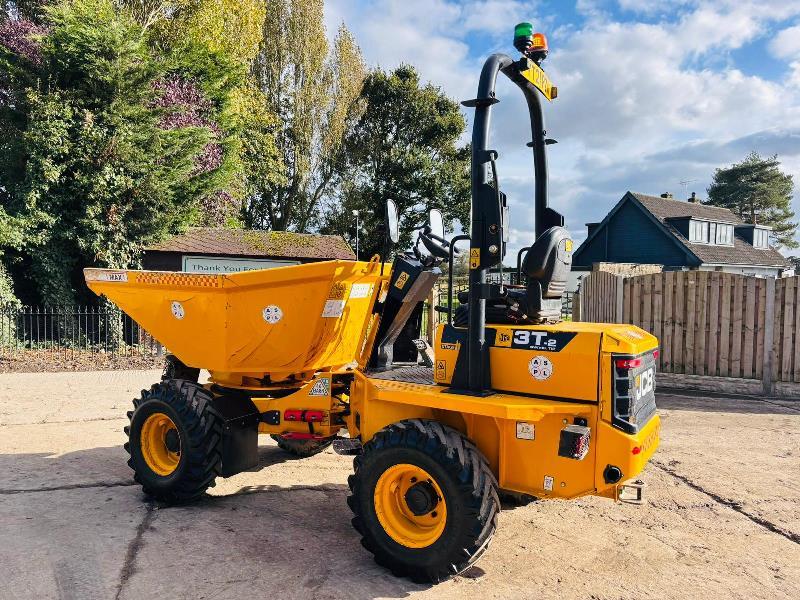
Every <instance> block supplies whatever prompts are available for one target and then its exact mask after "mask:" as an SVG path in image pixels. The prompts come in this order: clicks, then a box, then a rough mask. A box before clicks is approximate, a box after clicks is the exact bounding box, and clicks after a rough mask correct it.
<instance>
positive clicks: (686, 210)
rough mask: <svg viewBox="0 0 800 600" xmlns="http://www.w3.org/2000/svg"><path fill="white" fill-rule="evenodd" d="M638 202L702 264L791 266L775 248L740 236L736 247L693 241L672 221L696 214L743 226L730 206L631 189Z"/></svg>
mask: <svg viewBox="0 0 800 600" xmlns="http://www.w3.org/2000/svg"><path fill="white" fill-rule="evenodd" d="M629 194H630V195H631V196H633V198H635V199H636V200H638V201H639V203H640V204H641V205H642V206H643V207H644V208H645V209H646V210H647V211H648V212H649V213H650V214H652V215H653V216H654V217H655V218H656V219H658V220H659V221H660V222H661V224H662V225H663V226H664V227H665V228H666V229H667V230H668V231H669V232H670V233H671V234H672V235H674V236H675V237H676V238H678V240H679V241H680V242H681V243H682V244H683V245H684V246H686V247H687V248H688V249H689V250H691V252H692V253H693V254H694V255H695V256H697V258H699V259H700V260H701V261H702V262H703V263H707V264H725V265H758V266H769V267H788V266H790V263H789V261H788V260H786V259H785V258H784V257H783V255H781V253H780V252H778V251H777V250H775V249H774V248H771V247H770V248H755V247H754V246H752V245H751V244H750V243H748V242H746V241H745V240H743V239H742V238H740V237H739V236H737V235H735V233H734V236H733V246H715V245H712V244H694V243H692V242H690V241H689V240H688V239H686V238H685V237H684V236H683V235H682V234H681V233H680V232H679V231H678V230H677V229H676V228H675V227H674V226H673V225H672V224H671V223H670V221H669V220H670V219H674V218H676V217H694V218H698V219H707V220H709V221H718V222H721V223H730V224H732V225H743V224H744V222H743V221H742V220H741V219H740V218H739V217H737V216H736V215H735V214H734V213H733V212H731V211H730V210H729V209H727V208H721V207H718V206H709V205H707V204H699V203H694V202H686V201H681V200H674V199H672V198H661V197H659V196H648V195H647V194H640V193H638V192H629Z"/></svg>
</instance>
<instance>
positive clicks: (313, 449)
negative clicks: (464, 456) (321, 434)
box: [270, 435, 333, 458]
mask: <svg viewBox="0 0 800 600" xmlns="http://www.w3.org/2000/svg"><path fill="white" fill-rule="evenodd" d="M270 437H271V438H272V439H273V440H275V441H276V442H278V447H279V448H280V449H281V450H284V451H286V452H288V453H290V454H294V455H295V456H299V457H300V458H308V457H309V456H314V455H315V454H319V453H320V452H323V451H324V450H325V449H327V448H328V446H330V445H331V444H332V443H333V438H329V439H324V440H287V439H285V438H282V437H281V436H279V435H270Z"/></svg>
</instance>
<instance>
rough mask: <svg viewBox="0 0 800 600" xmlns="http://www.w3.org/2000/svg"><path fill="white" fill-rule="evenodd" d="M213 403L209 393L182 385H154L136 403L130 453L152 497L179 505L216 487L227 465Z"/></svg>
mask: <svg viewBox="0 0 800 600" xmlns="http://www.w3.org/2000/svg"><path fill="white" fill-rule="evenodd" d="M212 401H213V396H212V395H211V393H210V392H208V390H206V389H205V388H203V387H202V386H200V385H198V384H196V383H191V382H189V381H185V380H180V379H175V380H167V381H162V382H160V383H156V384H153V386H152V387H151V388H150V389H149V390H142V395H141V398H137V399H135V400H134V401H133V406H134V409H133V410H132V411H131V412H129V413H128V418H129V419H130V425H129V426H127V427H125V433H126V434H127V435H128V442H127V443H126V444H125V450H126V451H127V452H128V453H129V454H130V455H131V457H130V459H129V460H128V466H129V467H131V469H133V471H134V475H133V478H134V480H135V481H136V482H137V483H139V484H141V486H142V489H143V490H144V492H145V493H146V494H148V495H150V496H153V497H154V498H156V499H158V500H161V501H163V502H168V503H171V504H178V503H184V502H189V501H191V500H195V499H197V498H199V497H200V496H202V495H203V494H204V493H205V491H206V489H208V488H209V487H211V486H213V485H214V479H215V478H216V477H217V475H219V473H220V466H221V461H222V454H221V450H222V444H221V440H222V421H221V419H220V418H219V416H218V415H217V413H216V412H215V411H214V408H213V404H212Z"/></svg>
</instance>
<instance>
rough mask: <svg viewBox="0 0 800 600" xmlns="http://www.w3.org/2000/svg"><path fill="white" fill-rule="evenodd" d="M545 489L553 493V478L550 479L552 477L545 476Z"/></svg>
mask: <svg viewBox="0 0 800 600" xmlns="http://www.w3.org/2000/svg"><path fill="white" fill-rule="evenodd" d="M544 489H545V490H547V491H548V492H552V491H553V478H552V477H550V475H545V476H544Z"/></svg>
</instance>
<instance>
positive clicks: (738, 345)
mask: <svg viewBox="0 0 800 600" xmlns="http://www.w3.org/2000/svg"><path fill="white" fill-rule="evenodd" d="M799 280H800V278H798V277H790V278H784V279H761V278H758V277H751V276H745V275H734V274H730V273H719V272H709V271H688V272H667V273H655V274H651V275H639V276H636V277H627V278H623V277H620V276H617V275H613V274H610V273H603V272H596V273H591V274H590V275H589V276H587V277H584V279H583V281H582V282H581V291H580V297H579V303H578V304H579V310H578V311H577V312H578V314H579V317H578V318H579V319H580V320H581V321H600V322H609V323H632V324H634V325H638V326H639V327H641V328H642V329H645V330H647V331H649V332H651V333H652V334H653V335H655V336H656V337H658V339H659V342H660V347H661V352H660V355H659V369H660V370H661V371H663V372H666V373H680V374H687V375H711V376H718V377H734V378H743V379H760V380H761V381H762V382H763V384H764V391H765V392H768V393H769V392H770V391H771V390H772V388H773V383H774V382H800V339H798V338H799V336H798V332H800V304H799V302H800V283H799V282H798V281H799Z"/></svg>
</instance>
